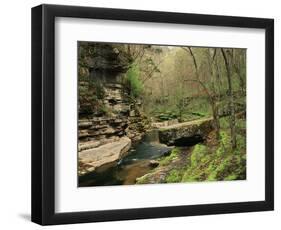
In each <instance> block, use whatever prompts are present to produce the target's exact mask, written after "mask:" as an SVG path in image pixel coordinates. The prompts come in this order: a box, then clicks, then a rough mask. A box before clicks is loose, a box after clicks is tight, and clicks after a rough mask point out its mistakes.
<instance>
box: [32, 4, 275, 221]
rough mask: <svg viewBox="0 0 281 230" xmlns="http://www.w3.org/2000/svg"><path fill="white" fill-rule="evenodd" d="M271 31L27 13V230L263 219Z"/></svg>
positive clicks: (145, 15)
mask: <svg viewBox="0 0 281 230" xmlns="http://www.w3.org/2000/svg"><path fill="white" fill-rule="evenodd" d="M273 33H274V22H273V19H262V18H246V17H230V16H215V15H201V14H183V13H171V12H152V11H138V10H125V9H107V8H92V7H76V6H58V5H40V6H37V7H34V8H33V9H32V221H33V222H36V223H38V224H42V225H51V224H67V223H82V222H97V221H113V220H129V219H142V218H161V217H175V216H192V215H205V214H221V213H236V212H250V211H267V210H273V207H274V185H273V184H274V183H273V182H274V175H273V172H274V168H273V167H274V164H273V157H274V156H273V154H274V91H273V90H274V76H273V75H274V34H273Z"/></svg>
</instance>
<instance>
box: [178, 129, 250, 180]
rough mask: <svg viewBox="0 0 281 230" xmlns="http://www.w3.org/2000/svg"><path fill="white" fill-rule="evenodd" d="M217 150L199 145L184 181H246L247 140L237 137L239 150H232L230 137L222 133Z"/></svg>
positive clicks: (192, 156)
mask: <svg viewBox="0 0 281 230" xmlns="http://www.w3.org/2000/svg"><path fill="white" fill-rule="evenodd" d="M220 137H221V139H220V142H219V145H218V146H217V147H216V149H215V150H213V151H211V149H209V147H207V146H205V145H202V144H198V145H196V146H195V147H194V149H193V151H192V153H191V156H190V159H189V162H188V164H187V167H186V170H185V172H184V174H183V177H182V181H183V182H190V181H220V180H243V179H246V140H245V137H244V136H242V135H237V149H236V150H235V151H232V150H231V139H230V135H229V134H228V132H226V131H221V133H220Z"/></svg>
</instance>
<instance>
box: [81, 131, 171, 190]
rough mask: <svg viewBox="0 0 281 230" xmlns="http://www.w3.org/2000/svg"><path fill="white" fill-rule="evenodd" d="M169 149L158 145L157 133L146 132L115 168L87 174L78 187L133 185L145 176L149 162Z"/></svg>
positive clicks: (149, 167)
mask: <svg viewBox="0 0 281 230" xmlns="http://www.w3.org/2000/svg"><path fill="white" fill-rule="evenodd" d="M170 150H171V147H167V146H166V145H163V144H160V143H159V138H158V131H157V130H151V131H148V132H147V133H146V134H145V136H144V137H143V138H142V140H141V141H140V142H139V143H137V144H136V145H135V146H133V147H132V148H131V149H130V151H129V153H128V155H127V156H126V157H124V158H123V159H121V160H120V161H119V162H118V164H117V166H115V167H112V168H110V169H107V170H106V171H104V172H101V173H96V172H93V173H89V174H87V175H85V176H83V177H80V178H79V186H101V185H121V184H127V185H128V184H135V182H136V178H138V177H141V176H143V175H145V174H147V173H148V172H149V171H150V170H151V169H152V167H151V165H150V161H151V160H153V159H157V158H159V157H161V156H163V155H165V154H167V152H169V151H170Z"/></svg>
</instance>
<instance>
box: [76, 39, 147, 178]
mask: <svg viewBox="0 0 281 230" xmlns="http://www.w3.org/2000/svg"><path fill="white" fill-rule="evenodd" d="M122 49H124V48H123V46H120V47H119V46H116V45H115V46H113V45H101V44H96V43H87V42H80V43H79V59H78V61H79V124H78V127H79V129H78V136H79V145H78V151H79V154H78V155H79V175H83V174H85V173H87V172H91V171H97V170H98V169H99V168H104V167H105V165H110V166H112V165H114V164H117V162H118V160H119V159H120V158H121V157H122V156H123V155H124V152H126V151H128V149H129V148H130V145H131V141H136V140H138V139H140V138H141V136H142V135H143V131H144V128H143V125H142V122H141V121H142V119H141V116H140V113H139V112H138V108H136V107H135V106H133V105H131V104H130V100H129V97H128V92H127V90H126V89H125V88H124V86H123V84H122V78H123V76H124V74H125V72H126V71H127V69H128V68H129V65H130V62H131V59H130V57H129V56H128V55H127V54H126V52H124V50H122ZM110 149H112V150H110Z"/></svg>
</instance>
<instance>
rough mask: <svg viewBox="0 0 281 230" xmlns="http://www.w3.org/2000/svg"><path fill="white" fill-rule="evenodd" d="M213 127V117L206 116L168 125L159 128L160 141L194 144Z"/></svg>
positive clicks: (170, 143)
mask: <svg viewBox="0 0 281 230" xmlns="http://www.w3.org/2000/svg"><path fill="white" fill-rule="evenodd" d="M213 127H214V120H213V118H204V119H199V120H195V121H189V122H183V123H179V124H175V125H170V126H166V127H164V128H160V129H159V141H160V143H163V144H166V145H168V146H171V145H176V146H190V145H194V144H196V143H198V142H200V141H202V140H204V139H205V137H206V136H207V135H208V133H209V132H210V131H211V130H213Z"/></svg>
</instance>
